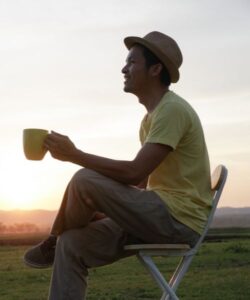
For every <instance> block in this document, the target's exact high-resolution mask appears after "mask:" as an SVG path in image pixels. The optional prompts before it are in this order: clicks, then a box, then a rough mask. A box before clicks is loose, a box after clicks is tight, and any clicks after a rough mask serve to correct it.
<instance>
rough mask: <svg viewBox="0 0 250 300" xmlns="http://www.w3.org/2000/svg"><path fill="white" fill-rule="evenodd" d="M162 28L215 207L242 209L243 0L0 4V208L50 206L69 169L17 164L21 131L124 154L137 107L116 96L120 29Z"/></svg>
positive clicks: (124, 32) (129, 154) (247, 64)
mask: <svg viewBox="0 0 250 300" xmlns="http://www.w3.org/2000/svg"><path fill="white" fill-rule="evenodd" d="M154 30H157V31H161V32H164V33H166V34H168V35H170V36H172V37H173V38H174V39H175V40H176V41H177V42H178V44H179V46H180V48H181V50H182V53H183V58H184V59H183V65H182V66H181V68H180V74H181V77H180V81H179V82H178V83H176V84H173V85H171V87H170V89H171V90H173V91H174V92H176V93H177V94H179V95H180V96H182V97H183V98H185V99H186V100H187V101H188V102H189V103H190V104H191V105H192V106H193V107H194V109H195V110H196V111H197V113H198V114H199V116H200V119H201V121H202V124H203V128H204V132H205V136H206V142H207V146H208V151H209V156H210V163H211V169H213V168H214V167H215V166H216V165H218V164H224V165H225V166H226V167H227V168H228V170H229V177H228V181H227V184H226V187H225V190H224V193H223V196H222V198H221V201H220V203H219V206H220V207H224V206H232V207H244V206H250V202H249V195H250V184H249V183H250V172H249V169H250V75H249V70H250V59H249V53H250V2H249V1H248V0H237V1H232V0H216V1H215V0H214V1H211V0H203V1H202V0H200V1H199V0H187V1H182V0H152V1H151V0H127V1H117V0H105V1H102V0H92V1H84V0H82V1H80V0H60V1H59V0H43V1H39V0H0V133H1V139H0V182H1V185H0V209H3V210H10V209H51V210H52V209H53V210H54V209H57V208H58V207H59V205H60V202H61V198H62V196H63V193H64V190H65V187H66V185H67V183H68V181H69V180H70V178H71V177H72V176H73V174H74V173H75V172H76V171H77V170H78V169H79V168H80V166H77V165H74V164H71V163H67V162H60V161H57V160H54V159H53V158H52V157H51V156H50V154H47V155H46V157H45V158H44V159H43V160H42V161H28V160H26V159H25V157H24V154H23V149H22V130H23V129H24V128H30V127H32V128H44V129H48V130H55V131H58V132H60V133H62V134H65V135H68V136H69V137H70V138H71V139H72V141H73V142H74V143H75V145H76V146H77V147H78V148H80V149H82V150H83V151H86V152H90V153H93V154H97V155H101V156H106V157H110V158H114V159H133V158H134V156H135V155H136V153H137V151H138V150H139V148H140V144H139V139H138V130H139V126H140V122H141V119H142V117H143V116H144V114H145V109H144V107H143V106H142V105H140V104H139V103H138V100H137V98H136V97H135V96H133V95H132V94H126V93H124V92H123V76H122V74H121V69H122V67H123V66H124V64H125V59H126V56H127V49H126V48H125V46H124V44H123V39H124V37H126V36H130V35H135V36H144V35H145V34H147V33H148V32H150V31H154Z"/></svg>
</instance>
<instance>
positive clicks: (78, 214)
mask: <svg viewBox="0 0 250 300" xmlns="http://www.w3.org/2000/svg"><path fill="white" fill-rule="evenodd" d="M87 199H91V200H92V202H93V204H94V207H95V209H96V210H98V211H100V212H103V213H105V214H106V215H107V218H105V219H102V220H99V221H95V222H91V219H92V217H93V212H94V210H93V208H92V207H90V206H89V205H87ZM52 233H54V234H57V235H59V238H58V242H57V247H56V255H55V263H54V269H53V274H52V279H51V286H50V296H49V299H50V300H71V299H72V300H78V299H79V300H82V299H85V297H86V288H87V276H88V268H91V267H97V266H102V265H106V264H110V263H112V262H114V261H116V260H118V259H121V258H123V257H125V256H126V255H127V254H126V253H125V252H124V250H123V247H124V245H126V244H130V243H188V244H190V245H194V244H195V242H196V241H197V240H198V238H199V235H198V234H197V233H196V232H194V231H193V230H192V229H190V228H188V227H187V226H185V225H183V224H181V223H179V222H178V221H177V220H175V219H174V218H173V217H172V216H171V215H170V213H169V212H168V210H167V207H166V205H165V204H164V203H163V202H162V200H161V199H160V197H159V196H158V195H157V194H155V193H154V192H152V191H146V190H140V189H138V188H136V187H131V186H127V185H124V184H121V183H118V182H116V181H114V180H112V179H110V178H107V177H105V176H103V175H101V174H99V173H97V172H94V171H92V170H89V169H81V170H79V171H78V172H77V173H76V174H75V175H74V177H73V178H72V180H71V181H70V183H69V185H68V187H67V189H66V192H65V195H64V198H63V201H62V204H61V207H60V210H59V212H58V215H57V218H56V220H55V223H54V225H53V228H52Z"/></svg>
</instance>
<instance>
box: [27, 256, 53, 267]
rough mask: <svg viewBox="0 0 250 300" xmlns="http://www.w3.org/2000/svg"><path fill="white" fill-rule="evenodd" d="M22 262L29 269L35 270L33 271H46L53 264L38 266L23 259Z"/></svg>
mask: <svg viewBox="0 0 250 300" xmlns="http://www.w3.org/2000/svg"><path fill="white" fill-rule="evenodd" d="M23 262H24V263H25V264H26V265H27V266H28V267H31V268H35V269H47V268H51V267H52V266H53V264H47V265H39V264H35V263H34V262H31V261H29V260H27V259H25V258H23Z"/></svg>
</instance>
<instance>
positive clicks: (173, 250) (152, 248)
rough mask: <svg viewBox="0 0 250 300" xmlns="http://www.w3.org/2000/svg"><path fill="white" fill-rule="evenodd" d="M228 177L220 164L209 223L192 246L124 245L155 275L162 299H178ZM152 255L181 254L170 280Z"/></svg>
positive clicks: (215, 181)
mask: <svg viewBox="0 0 250 300" xmlns="http://www.w3.org/2000/svg"><path fill="white" fill-rule="evenodd" d="M226 178H227V169H226V168H225V167H224V166H223V165H219V166H218V167H217V168H216V169H215V170H214V172H213V174H212V178H211V189H212V191H213V192H214V195H213V203H212V209H211V212H210V215H209V217H208V220H207V224H206V226H205V228H204V231H203V233H202V235H201V237H200V239H199V240H198V242H197V243H196V245H195V246H194V247H193V248H191V247H190V246H189V245H186V244H138V245H126V246H125V247H124V249H125V250H127V251H136V256H137V258H138V259H139V261H140V262H141V263H142V264H143V265H144V267H145V268H146V270H147V271H148V272H149V274H150V275H151V276H152V277H153V279H154V280H155V282H156V283H157V285H158V286H159V287H160V288H161V290H162V292H163V294H162V297H161V300H170V299H171V300H178V299H179V298H178V297H177V295H176V290H177V288H178V286H179V284H180V282H181V280H182V278H183V276H184V275H185V273H186V272H187V270H188V268H189V265H190V263H191V261H192V259H193V258H194V256H195V254H196V253H197V251H198V249H199V247H200V245H201V243H202V241H203V240H204V237H205V235H206V234H207V231H208V229H209V226H210V224H211V222H212V220H213V217H214V213H215V210H216V207H217V204H218V202H219V199H220V196H221V193H222V190H223V187H224V185H225V182H226ZM152 256H179V257H181V259H180V262H179V264H178V266H177V268H176V269H175V271H174V273H173V275H172V277H171V279H170V280H169V282H167V281H166V280H165V278H164V277H163V275H162V274H161V272H160V271H159V269H158V268H157V266H156V264H155V263H154V261H153V259H152Z"/></svg>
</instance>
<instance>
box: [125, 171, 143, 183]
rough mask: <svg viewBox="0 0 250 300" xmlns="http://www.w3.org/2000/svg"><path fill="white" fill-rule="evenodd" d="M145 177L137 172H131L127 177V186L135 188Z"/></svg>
mask: <svg viewBox="0 0 250 300" xmlns="http://www.w3.org/2000/svg"><path fill="white" fill-rule="evenodd" d="M145 177H146V176H145V175H144V174H140V173H139V172H136V171H132V172H131V173H130V174H129V176H128V181H129V182H128V184H129V185H134V186H137V185H139V184H140V183H141V182H142V181H143V180H144V179H145Z"/></svg>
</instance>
